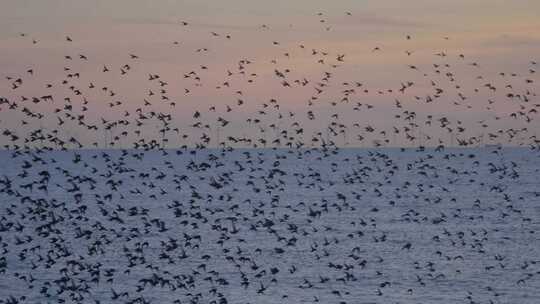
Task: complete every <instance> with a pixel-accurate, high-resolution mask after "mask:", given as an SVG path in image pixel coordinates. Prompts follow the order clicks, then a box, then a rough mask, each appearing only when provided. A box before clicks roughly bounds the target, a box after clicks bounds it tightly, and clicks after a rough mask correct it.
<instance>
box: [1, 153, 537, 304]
mask: <svg viewBox="0 0 540 304" xmlns="http://www.w3.org/2000/svg"><path fill="white" fill-rule="evenodd" d="M0 160H1V163H2V165H1V169H0V303H17V302H18V303H60V302H66V303H75V302H80V303H96V302H99V303H317V302H320V303H411V304H412V303H531V304H533V303H540V179H539V178H540V152H539V151H534V150H530V149H525V148H523V149H522V148H504V149H501V150H497V149H491V148H489V149H488V148H483V149H480V148H479V149H446V150H443V151H434V150H432V149H427V150H425V151H417V150H414V149H407V150H404V151H401V150H399V149H340V150H335V151H331V150H330V151H321V150H307V149H306V150H285V149H279V150H271V149H266V150H264V149H260V150H255V149H237V150H234V151H221V150H200V151H192V150H180V151H176V150H166V151H151V152H143V151H137V150H127V151H119V150H85V151H64V152H60V151H48V152H39V153H38V152H36V151H33V152H28V153H14V152H13V151H2V152H0Z"/></svg>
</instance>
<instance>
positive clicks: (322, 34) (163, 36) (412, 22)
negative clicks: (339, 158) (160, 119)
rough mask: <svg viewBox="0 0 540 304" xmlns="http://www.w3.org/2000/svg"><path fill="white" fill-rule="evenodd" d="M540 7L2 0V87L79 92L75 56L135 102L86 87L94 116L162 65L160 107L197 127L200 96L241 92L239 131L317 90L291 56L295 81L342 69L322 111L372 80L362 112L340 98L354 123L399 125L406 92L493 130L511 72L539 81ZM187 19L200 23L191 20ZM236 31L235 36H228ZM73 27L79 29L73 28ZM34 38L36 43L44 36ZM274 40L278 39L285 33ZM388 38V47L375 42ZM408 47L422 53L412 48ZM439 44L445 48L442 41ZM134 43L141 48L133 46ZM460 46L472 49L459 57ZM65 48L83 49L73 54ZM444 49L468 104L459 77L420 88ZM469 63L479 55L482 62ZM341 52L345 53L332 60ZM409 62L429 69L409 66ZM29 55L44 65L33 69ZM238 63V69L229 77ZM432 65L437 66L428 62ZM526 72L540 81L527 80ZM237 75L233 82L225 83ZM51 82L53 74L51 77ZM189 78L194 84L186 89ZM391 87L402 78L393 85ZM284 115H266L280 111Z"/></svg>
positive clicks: (502, 112)
mask: <svg viewBox="0 0 540 304" xmlns="http://www.w3.org/2000/svg"><path fill="white" fill-rule="evenodd" d="M346 12H350V13H351V15H350V16H349V15H347V14H346ZM539 12H540V1H535V0H512V1H503V0H489V1H488V0H482V1H470V0H467V1H466V0H455V1H433V0H411V1H400V2H398V1H380V0H379V1H371V0H369V1H357V0H354V1H353V0H350V1H339V0H336V1H322V0H309V1H308V0H299V1H285V0H275V1H248V0H233V1H201V0H197V1H195V0H192V1H172V0H164V1H142V0H129V1H128V0H118V1H105V0H103V1H68V0H64V1H60V0H42V1H30V0H0V76H1V77H2V80H0V96H4V97H7V98H10V99H18V98H20V96H27V97H31V96H42V95H45V94H54V95H55V96H56V95H57V96H58V98H57V99H58V100H61V99H62V98H63V96H67V95H66V94H69V90H67V89H66V88H65V87H62V86H61V85H60V84H59V83H60V82H61V81H62V80H63V79H65V78H66V73H67V72H66V71H64V68H65V67H69V68H70V69H71V70H72V71H74V72H75V71H76V72H80V73H81V79H80V80H76V85H78V86H81V87H85V88H87V86H88V83H89V82H93V83H94V84H95V85H96V87H98V88H101V87H103V86H107V87H109V88H110V89H113V90H114V92H115V93H116V96H115V98H116V99H118V100H121V101H122V102H123V108H122V109H121V110H120V109H118V110H115V111H116V112H115V113H113V112H111V111H109V110H108V107H107V106H106V104H107V103H109V102H111V100H110V98H109V96H107V94H101V93H100V92H97V93H95V92H93V91H92V92H91V91H88V90H87V89H86V91H85V92H84V96H85V97H87V98H88V100H91V102H92V103H93V104H95V106H93V107H92V109H91V110H90V111H89V113H87V115H88V116H92V115H93V116H94V118H95V119H96V120H97V119H98V118H100V117H109V118H110V119H112V117H113V116H114V115H117V116H118V115H121V114H122V113H124V110H130V111H134V110H135V109H136V108H138V107H140V106H141V103H142V102H143V98H145V96H147V93H148V90H149V89H150V88H153V89H152V90H155V91H158V90H159V86H155V84H154V85H152V86H151V85H150V84H149V83H148V75H149V74H159V75H160V76H161V79H163V80H165V81H167V82H168V86H167V96H168V97H169V98H170V99H173V100H175V101H177V102H176V106H175V107H174V108H171V107H166V106H159V107H160V109H161V110H162V111H170V112H172V113H174V117H175V119H177V120H178V121H177V123H176V125H178V126H180V127H182V124H185V125H184V126H183V127H186V125H187V122H186V121H187V120H188V119H191V116H192V113H193V111H195V110H199V111H201V112H206V111H207V109H208V108H209V107H210V106H212V105H213V106H216V108H217V109H218V111H217V112H218V113H214V114H212V113H207V115H208V116H207V117H208V119H209V120H215V119H216V118H217V116H219V114H221V113H224V112H225V111H224V109H225V106H226V105H230V106H232V105H235V104H236V102H237V99H238V98H242V99H243V100H244V102H245V106H243V107H237V108H235V110H234V111H231V112H230V113H226V114H223V115H227V119H229V120H231V121H232V122H233V123H231V127H230V131H229V132H232V133H234V132H240V130H242V128H244V127H242V124H241V122H242V121H245V119H246V118H247V117H251V116H252V115H254V114H253V113H256V112H257V111H259V110H260V108H261V107H260V106H261V104H262V103H265V102H266V103H267V102H268V100H270V99H272V98H275V99H277V100H279V103H280V105H281V107H282V108H281V109H282V110H283V111H288V110H290V111H300V112H305V111H306V110H307V108H306V102H307V100H309V98H310V97H311V96H313V86H306V87H305V88H302V87H298V88H297V87H293V88H283V87H282V86H281V85H280V82H279V79H276V77H275V75H274V74H275V73H274V71H275V70H276V69H278V70H284V69H290V73H289V74H288V76H287V77H288V78H290V81H291V82H292V81H293V80H295V79H304V78H306V79H308V80H310V82H311V83H316V82H318V81H320V79H321V78H323V77H324V72H331V73H332V84H331V85H329V86H328V87H327V88H326V89H325V93H323V94H321V95H320V98H319V100H318V102H319V103H318V104H317V105H316V106H315V107H316V109H317V110H318V111H319V112H320V113H322V114H321V115H322V116H324V117H328V116H329V114H331V112H332V111H334V109H332V107H330V106H328V103H329V102H332V101H339V100H340V99H341V98H342V97H343V95H342V91H343V89H344V88H343V86H342V83H343V82H351V83H354V82H355V81H357V82H361V83H363V85H364V87H365V88H368V89H369V92H365V93H363V94H362V95H359V96H358V97H357V98H351V99H354V101H355V102H361V103H364V104H373V105H375V110H374V111H373V112H367V114H366V112H362V114H360V113H358V114H359V115H360V116H355V115H356V114H353V113H351V112H350V111H347V110H345V109H346V108H341V110H340V111H341V113H342V116H341V117H340V119H341V120H343V121H344V122H347V123H348V124H350V125H352V124H353V123H354V122H358V120H359V119H360V120H363V121H364V122H365V123H364V124H367V123H368V122H367V120H366V119H367V118H369V124H370V125H373V126H379V127H380V128H382V129H381V130H383V129H388V128H390V127H391V126H393V125H394V122H393V121H392V118H393V117H394V114H395V113H397V112H396V111H395V110H396V109H395V108H393V106H394V103H395V99H396V98H399V99H400V101H401V102H402V103H403V104H404V105H406V106H409V109H411V110H415V111H418V113H423V114H424V115H435V116H436V115H440V116H448V117H451V118H453V119H455V120H456V121H457V120H461V121H463V122H464V123H466V124H468V127H469V130H472V131H471V132H472V133H474V134H475V132H476V133H478V132H482V130H481V127H479V126H478V121H484V120H489V119H492V118H493V117H495V116H501V117H502V116H508V114H509V113H510V112H512V111H517V110H519V108H518V106H517V105H516V104H513V103H509V102H503V101H502V99H503V98H504V92H506V91H504V90H503V88H504V86H505V85H507V84H509V83H512V89H515V90H521V91H523V92H525V91H526V90H529V91H531V90H533V89H534V88H537V86H538V85H537V84H538V81H536V80H539V78H538V73H535V74H532V73H529V74H527V73H528V71H529V70H530V69H531V68H532V66H531V61H535V60H536V61H538V60H539V59H540V18H538V13H539ZM319 13H321V14H320V15H318V14H319ZM181 21H186V22H188V23H189V25H188V26H183V25H181ZM263 25H265V26H266V27H262V26H263ZM212 32H214V33H216V34H217V35H213V34H212ZM21 33H24V34H25V37H21V35H20V34H21ZM226 35H230V36H231V38H230V39H227V38H225V36H226ZM407 35H410V36H411V39H410V40H407V39H406V38H405V37H406V36H407ZM66 36H69V37H71V38H72V40H73V42H67V41H66V39H65V37H66ZM445 37H447V39H445ZM34 39H35V40H36V43H32V40H34ZM175 41H177V42H178V44H174V42H175ZM274 41H276V42H278V43H279V44H278V45H275V44H273V42H274ZM299 45H303V46H305V48H304V49H301V48H299ZM376 47H377V48H380V51H376V52H374V51H373V50H374V48H376ZM201 48H207V49H208V52H204V51H203V52H197V50H198V49H201ZM313 49H315V50H317V51H318V52H319V53H320V52H327V53H328V56H327V59H326V58H325V64H324V65H323V64H318V63H317V60H315V59H314V56H312V54H311V51H312V50H313ZM406 51H410V52H412V53H411V54H410V55H407V54H406ZM441 52H443V53H445V55H447V56H445V58H441V57H440V56H436V55H435V54H437V53H441ZM79 54H84V55H85V56H87V57H88V61H85V62H82V61H81V60H79V58H78V56H79ZM129 54H136V55H137V56H139V57H140V58H139V59H137V60H132V59H130V57H129ZM285 54H287V55H288V56H285ZM340 54H344V55H345V56H344V62H342V63H341V62H337V61H336V56H338V55H340ZM459 54H464V55H465V58H464V59H460V58H459V57H458V56H459ZM65 56H71V57H73V60H69V61H67V60H66V59H65ZM242 59H248V60H250V61H251V63H250V64H249V65H248V66H246V67H248V68H247V72H249V73H255V74H256V76H253V77H251V79H252V80H253V83H250V84H248V83H247V82H246V80H247V79H249V75H247V76H239V75H237V74H236V72H238V61H239V60H242ZM317 59H319V57H317ZM272 60H275V61H276V62H272ZM444 63H447V64H450V68H449V70H450V71H451V72H452V73H454V74H455V75H456V79H457V81H456V82H457V83H459V85H460V88H459V90H457V91H460V92H464V93H465V94H466V95H467V97H468V98H467V99H466V100H463V101H464V103H467V104H468V105H470V107H469V108H463V107H461V108H460V107H459V106H458V107H456V106H455V105H454V104H453V102H455V101H456V99H455V97H456V94H454V93H457V91H456V92H453V91H452V94H453V95H452V97H448V98H446V97H445V99H444V102H440V103H432V104H416V103H415V102H414V96H415V95H416V96H422V97H425V96H426V95H427V94H428V93H426V92H427V90H430V89H431V85H430V82H431V81H432V80H435V78H433V77H435V76H433V77H431V75H432V74H433V70H434V69H433V64H444ZM471 63H477V64H478V65H479V66H478V67H473V66H472V65H471ZM124 64H130V66H131V67H132V69H131V71H130V73H128V75H127V76H122V75H120V73H119V70H120V68H121V67H122V65H124ZM331 64H340V66H339V67H338V68H335V69H334V68H332V67H331V66H330V65H331ZM411 65H414V66H416V67H418V70H411V69H410V68H409V66H411ZM103 66H107V67H110V69H111V70H112V72H113V73H109V74H106V75H105V74H103V73H102V71H101V70H102V68H103ZM201 66H205V67H206V69H204V70H203V69H201ZM31 68H32V69H33V70H34V75H33V76H29V75H26V74H25V73H26V71H27V70H28V69H31ZM190 71H197V73H198V75H199V76H200V78H201V81H199V82H198V84H197V81H193V80H192V79H187V78H184V77H183V75H185V74H187V73H189V72H190ZM227 71H232V72H234V73H235V75H234V76H233V77H232V78H231V79H228V78H227ZM444 72H447V71H446V70H444ZM501 72H505V73H507V74H511V73H516V74H517V76H516V77H517V78H515V79H508V78H501V77H500V76H499V74H500V73H501ZM424 73H428V74H429V75H428V76H425V75H424V76H423V74H424ZM443 74H444V73H443ZM6 76H11V77H15V78H16V77H22V78H24V80H25V85H24V87H21V88H19V89H18V91H15V90H12V89H11V82H10V81H5V77H6ZM479 76H482V78H481V79H480V78H479ZM235 77H236V78H235ZM525 79H533V80H535V82H533V83H532V84H528V85H525V84H524V80H525ZM439 80H440V79H439ZM74 81H75V80H74ZM225 81H228V82H229V83H230V87H224V86H223V83H224V82H225ZM406 81H413V82H415V86H414V88H412V89H411V90H410V92H409V94H403V95H399V93H396V92H397V90H398V89H399V88H400V85H401V83H403V82H406ZM47 83H51V84H54V86H53V87H52V88H48V89H45V88H44V86H45V84H47ZM485 83H492V84H494V85H496V86H498V87H499V88H500V89H499V90H498V91H497V93H496V94H497V95H493V94H492V92H487V91H485V90H479V91H478V92H475V93H473V90H474V89H475V88H480V87H482V86H483V85H484V84H485ZM437 85H438V86H440V87H441V88H443V89H445V90H447V91H451V90H453V89H454V88H453V86H454V84H450V83H446V82H442V80H440V81H437ZM217 87H220V88H217ZM364 87H363V88H364ZM186 89H188V90H189V94H187V93H185V90H186ZM389 89H392V90H393V91H394V92H393V93H391V94H388V93H387V90H389ZM237 90H241V91H242V96H241V97H240V96H239V95H238V94H237V93H235V92H236V91H237ZM380 92H386V93H387V94H382V93H380ZM358 94H359V93H358ZM490 94H491V95H490ZM490 98H494V99H497V100H501V101H500V102H499V103H497V104H495V105H493V107H492V108H490V109H489V110H486V100H487V99H490ZM158 102H159V100H158V101H155V102H154V104H156V105H157V104H158ZM351 102H352V101H351ZM100 103H101V104H103V105H101V104H100ZM532 103H538V99H537V97H536V96H534V98H532V100H531V104H530V105H531V107H532ZM2 107H3V109H2V111H1V112H0V124H1V126H2V129H4V128H5V127H7V128H11V129H25V128H31V127H36V125H32V123H30V124H29V125H27V126H20V125H19V124H20V120H21V117H15V116H12V115H9V116H8V115H7V114H6V113H7V109H5V106H2ZM35 107H36V109H39V110H40V111H44V112H47V111H50V110H51V109H50V108H47V106H46V105H42V104H40V105H36V106H35ZM531 107H528V108H526V110H530V109H531ZM521 110H524V109H521ZM390 112H391V114H389V113H390ZM205 114H206V113H204V114H203V116H204V115H205ZM107 115H109V116H107ZM361 115H364V116H361ZM298 116H301V115H298ZM272 119H273V118H271V117H269V116H268V122H269V123H270V122H271V120H272ZM298 119H300V120H303V122H304V123H305V124H306V126H307V128H308V129H309V128H311V127H309V126H310V124H313V125H316V124H317V123H318V122H313V121H312V122H310V121H308V120H306V119H305V117H299V118H298ZM236 121H238V124H235V122H236ZM328 121H329V120H327V121H325V122H324V123H325V124H326V123H327V122H328ZM287 123H290V122H287ZM40 124H41V126H42V127H43V128H49V129H50V128H53V127H54V125H55V124H56V118H55V117H53V116H51V115H49V116H48V117H47V119H44V120H42V121H41V122H40ZM496 124H498V125H496ZM492 126H493V132H494V131H495V130H497V129H500V128H503V127H506V128H510V127H512V128H521V127H523V126H528V127H529V128H530V129H532V133H530V134H535V133H534V132H535V130H537V129H538V127H539V123H538V121H533V122H532V123H523V122H522V121H512V120H505V119H501V120H498V119H497V122H495V121H493V125H492ZM186 128H187V127H186ZM313 130H315V129H313ZM73 132H76V131H73ZM186 132H187V131H186ZM313 132H315V131H313ZM426 132H427V131H426ZM432 132H433V136H434V137H435V138H439V137H440V138H442V137H444V136H445V135H444V134H443V133H441V131H437V130H435V129H434V130H432ZM81 136H83V135H81ZM84 136H86V135H84ZM90 141H91V140H89V142H90ZM0 143H4V139H1V140H0ZM433 143H434V142H433ZM398 144H399V142H398Z"/></svg>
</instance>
